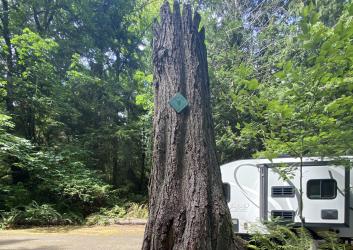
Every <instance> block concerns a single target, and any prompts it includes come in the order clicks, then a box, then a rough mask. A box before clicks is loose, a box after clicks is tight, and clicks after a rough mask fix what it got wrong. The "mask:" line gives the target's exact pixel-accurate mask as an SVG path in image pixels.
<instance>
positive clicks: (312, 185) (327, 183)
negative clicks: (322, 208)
mask: <svg viewBox="0 0 353 250" xmlns="http://www.w3.org/2000/svg"><path fill="white" fill-rule="evenodd" d="M336 195H337V182H336V180H334V179H324V180H309V181H308V183H307V196H308V198H309V199H334V198H336Z"/></svg>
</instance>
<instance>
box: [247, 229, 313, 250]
mask: <svg viewBox="0 0 353 250" xmlns="http://www.w3.org/2000/svg"><path fill="white" fill-rule="evenodd" d="M267 228H268V233H265V234H264V233H263V232H260V231H255V233H254V234H253V235H252V238H251V240H250V241H249V244H248V248H249V249H254V250H268V249H272V250H283V249H287V250H302V249H310V247H311V244H312V242H313V240H312V238H311V236H310V234H309V232H308V231H307V230H306V229H305V228H303V227H300V228H293V227H291V226H288V225H283V224H278V223H269V224H268V225H267Z"/></svg>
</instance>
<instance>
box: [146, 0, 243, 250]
mask: <svg viewBox="0 0 353 250" xmlns="http://www.w3.org/2000/svg"><path fill="white" fill-rule="evenodd" d="M199 23H200V16H199V14H198V13H195V15H194V17H192V11H191V7H190V6H188V5H186V6H184V9H183V15H181V13H180V7H179V4H178V3H176V2H175V3H174V11H173V13H172V12H171V10H170V7H169V4H168V3H167V2H166V3H164V4H163V6H162V7H161V22H160V24H158V23H157V22H156V23H155V25H154V40H153V63H154V84H155V100H154V103H155V110H154V148H153V168H152V173H151V180H150V187H149V192H150V197H149V210H150V211H149V212H150V214H149V220H148V223H147V226H146V229H145V236H144V242H143V247H142V248H143V249H145V250H147V249H163V250H167V249H176V250H179V249H202V250H204V249H205V250H206V249H212V250H213V249H219V250H228V249H240V248H241V247H240V246H239V247H237V244H236V242H235V240H234V237H233V232H232V224H231V217H230V213H229V210H228V207H227V204H226V202H225V199H224V197H223V191H222V181H221V173H220V168H219V165H218V162H217V159H216V152H215V139H214V132H213V121H212V116H211V107H210V90H209V79H208V69H207V55H206V46H205V44H204V38H205V31H204V29H203V28H202V29H201V31H200V32H199V31H198V27H199ZM177 92H180V93H181V94H182V95H183V96H185V97H186V98H187V99H188V102H189V107H188V108H187V109H185V110H184V111H182V112H181V113H180V114H178V113H176V112H175V111H174V110H173V109H172V108H171V107H170V106H169V103H168V102H169V101H170V99H171V98H172V97H173V96H174V95H175V94H176V93H177Z"/></svg>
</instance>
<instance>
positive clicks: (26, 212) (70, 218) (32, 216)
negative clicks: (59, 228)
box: [0, 201, 82, 229]
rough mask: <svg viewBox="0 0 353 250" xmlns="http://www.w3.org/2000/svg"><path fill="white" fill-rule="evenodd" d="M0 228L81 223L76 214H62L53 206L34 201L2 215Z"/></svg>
mask: <svg viewBox="0 0 353 250" xmlns="http://www.w3.org/2000/svg"><path fill="white" fill-rule="evenodd" d="M1 217H2V218H1V220H0V227H1V228H3V229H8V228H14V227H18V226H49V225H69V224H77V223H81V222H82V219H80V218H78V217H77V216H76V215H74V214H70V213H69V214H60V213H59V212H58V211H57V210H56V209H55V208H54V207H53V205H49V204H42V205H39V204H38V203H37V202H35V201H32V202H31V203H30V204H28V205H26V206H24V207H21V208H20V207H19V208H13V209H11V210H10V211H9V212H3V213H1Z"/></svg>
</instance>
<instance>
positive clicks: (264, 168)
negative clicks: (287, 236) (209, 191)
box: [221, 157, 353, 238]
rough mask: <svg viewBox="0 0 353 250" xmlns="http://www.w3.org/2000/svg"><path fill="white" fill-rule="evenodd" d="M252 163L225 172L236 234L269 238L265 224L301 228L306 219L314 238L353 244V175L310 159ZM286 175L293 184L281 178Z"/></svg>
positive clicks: (327, 161)
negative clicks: (332, 236) (276, 221)
mask: <svg viewBox="0 0 353 250" xmlns="http://www.w3.org/2000/svg"><path fill="white" fill-rule="evenodd" d="M346 159H347V160H350V161H352V158H346ZM300 165H301V164H300V159H299V158H277V159H273V160H272V161H269V160H267V159H251V160H239V161H234V162H230V163H228V164H225V165H222V166H221V173H222V181H223V188H224V192H225V196H226V199H227V202H228V206H229V209H230V213H231V216H232V221H233V227H234V231H235V232H236V233H238V234H251V233H252V232H253V231H254V230H260V231H261V230H263V232H266V227H265V226H264V224H265V222H267V221H271V220H272V219H273V218H274V217H279V218H280V219H283V220H286V221H288V222H291V223H294V224H298V225H301V224H302V220H301V219H300V209H299V206H300V200H301V199H300V181H302V194H303V197H302V202H303V209H302V218H303V222H304V226H305V227H306V228H308V229H309V230H311V231H313V232H319V231H326V230H331V231H335V232H337V233H338V235H339V237H342V238H353V193H352V186H353V184H352V181H353V171H351V170H350V169H349V167H347V166H343V165H335V164H334V162H333V161H332V160H330V159H325V158H317V157H308V158H303V160H302V178H300ZM280 169H281V170H283V169H285V170H288V171H289V174H290V175H291V178H289V179H284V178H282V177H281V174H280V173H281V171H280Z"/></svg>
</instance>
